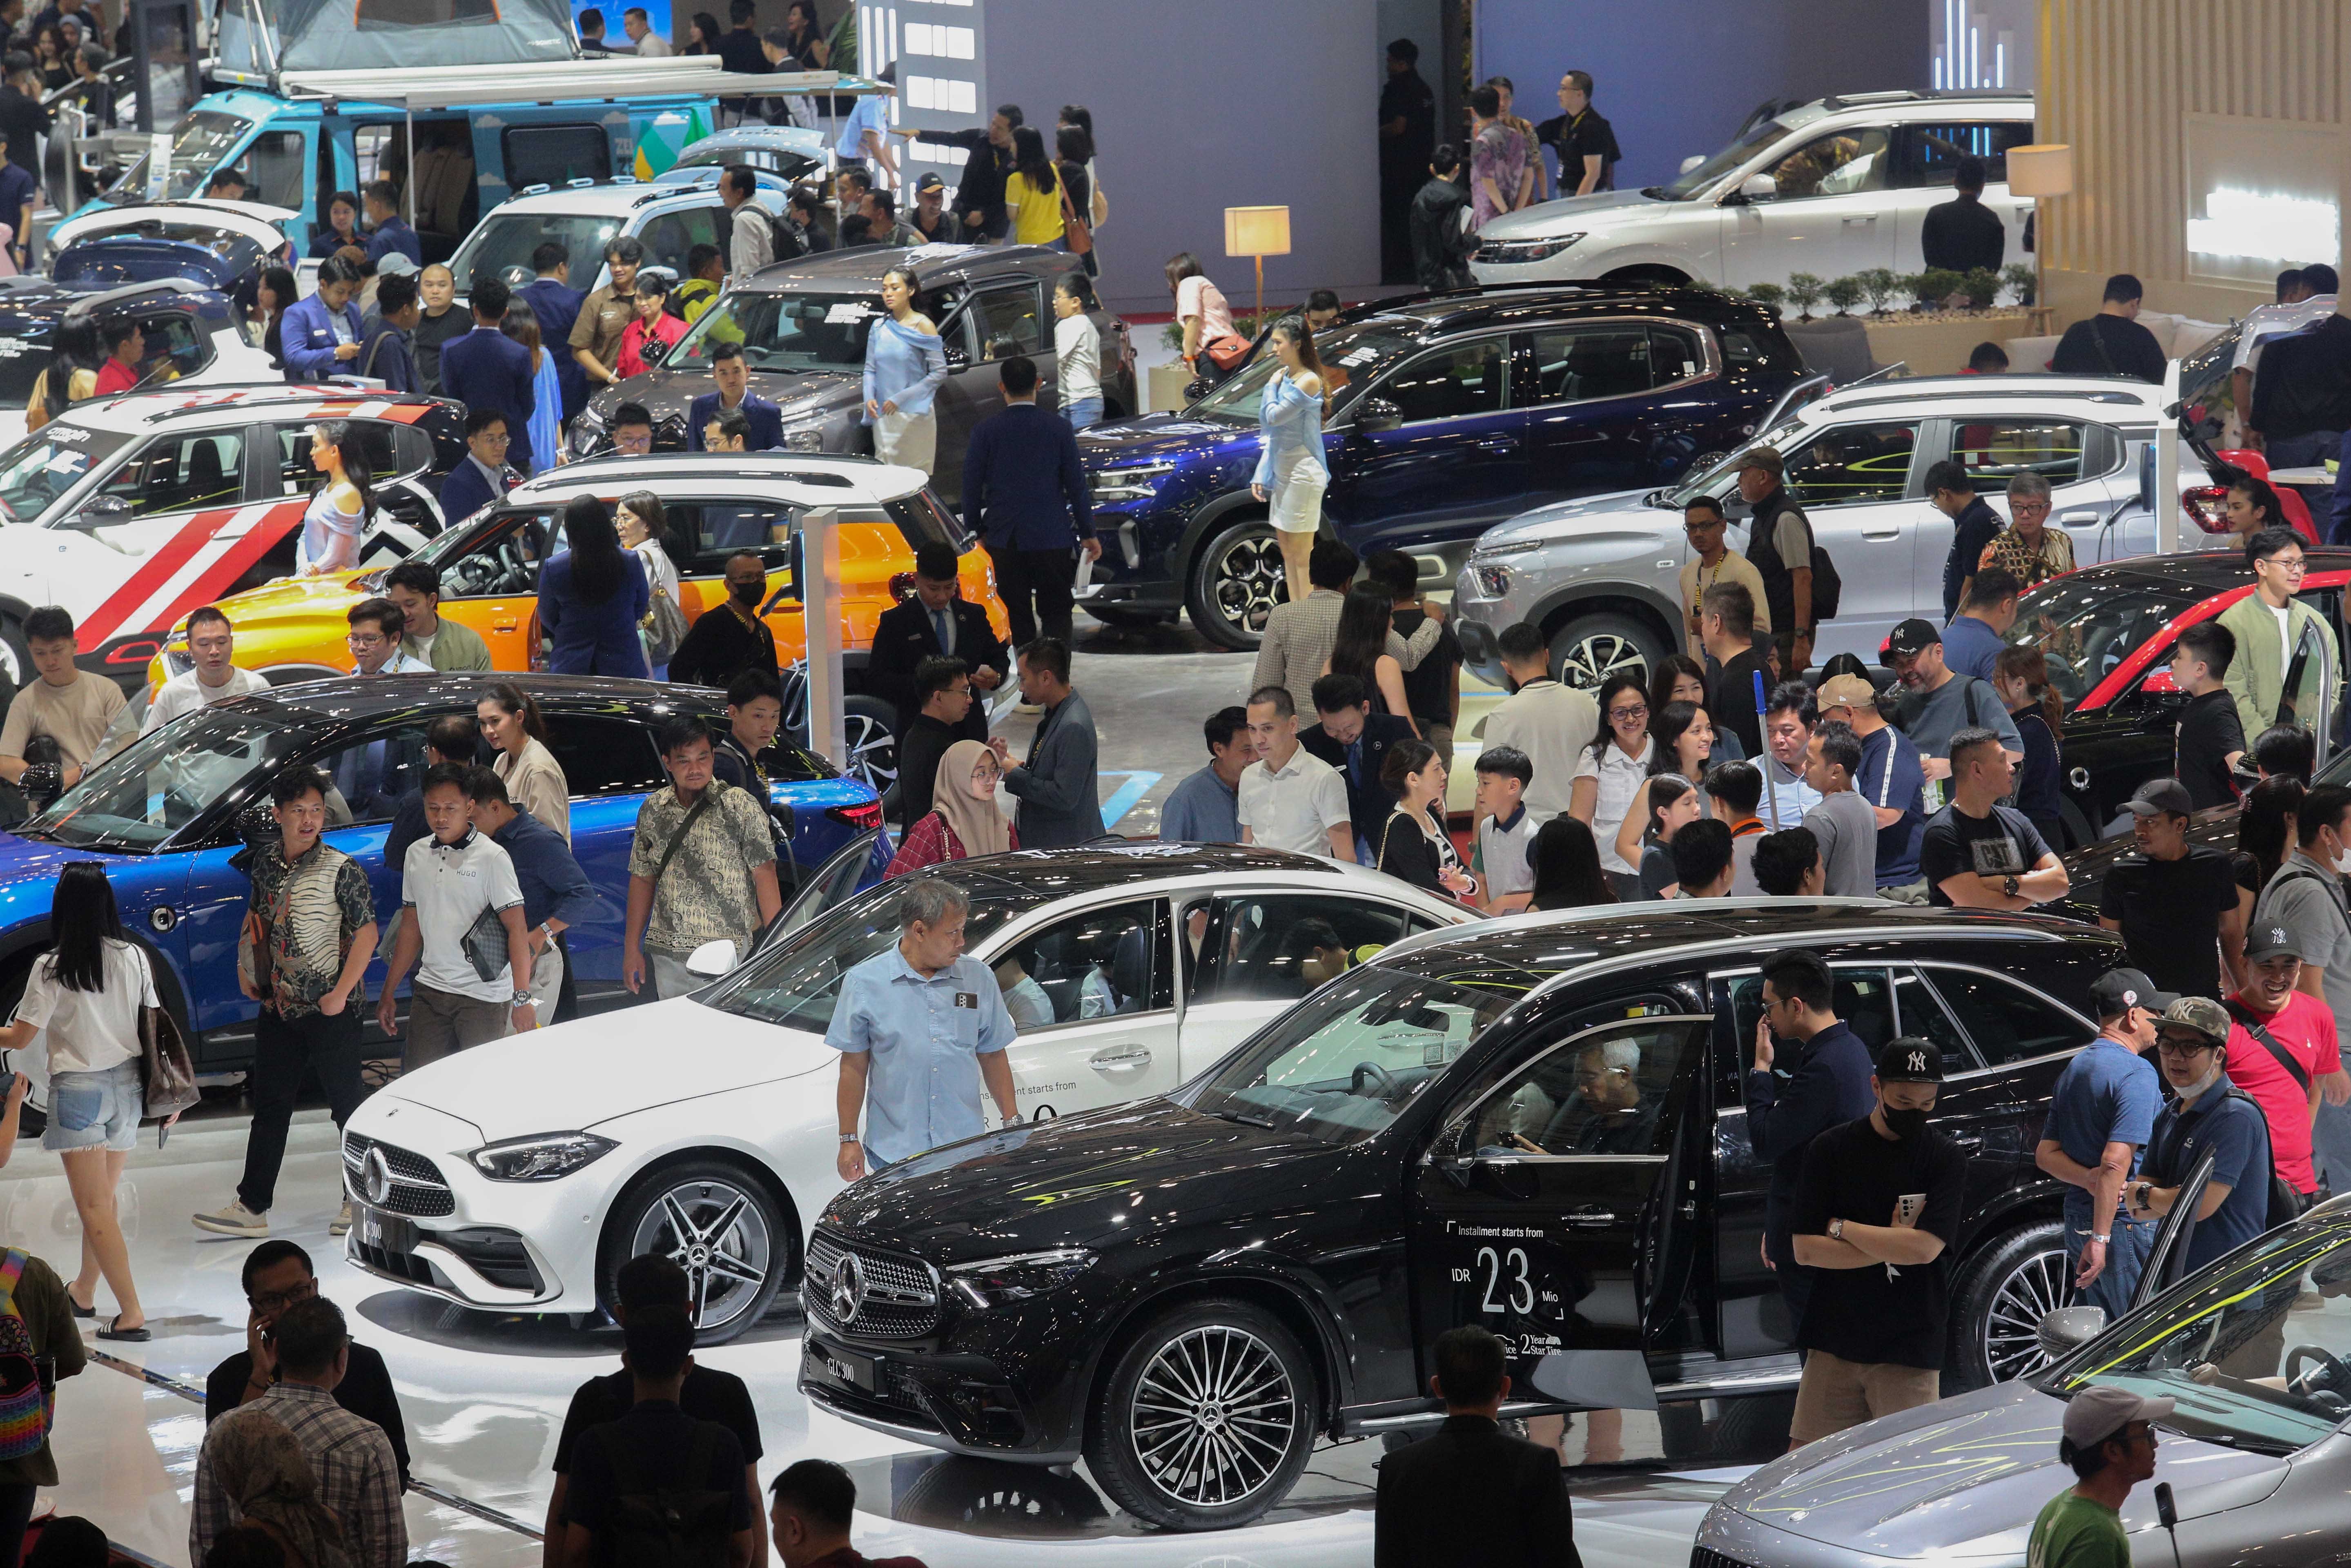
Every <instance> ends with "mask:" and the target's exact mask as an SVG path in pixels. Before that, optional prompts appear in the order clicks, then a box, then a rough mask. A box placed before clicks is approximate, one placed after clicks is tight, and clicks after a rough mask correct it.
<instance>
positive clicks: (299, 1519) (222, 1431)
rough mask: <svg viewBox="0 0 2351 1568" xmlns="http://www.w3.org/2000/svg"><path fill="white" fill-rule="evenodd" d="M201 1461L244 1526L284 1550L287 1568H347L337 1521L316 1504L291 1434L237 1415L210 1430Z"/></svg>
mask: <svg viewBox="0 0 2351 1568" xmlns="http://www.w3.org/2000/svg"><path fill="white" fill-rule="evenodd" d="M203 1459H204V1461H208V1462H209V1463H210V1465H211V1468H212V1473H213V1479H214V1480H217V1481H218V1482H219V1483H220V1485H221V1490H224V1491H225V1492H227V1493H228V1495H229V1500H231V1501H233V1502H235V1504H236V1511H237V1513H238V1514H239V1515H240V1516H241V1517H242V1519H243V1520H244V1521H245V1522H246V1523H247V1524H257V1525H259V1526H260V1527H261V1528H262V1529H263V1530H265V1531H268V1532H269V1535H270V1537H271V1538H272V1539H273V1540H275V1541H276V1542H277V1544H278V1545H279V1546H280V1547H282V1548H284V1549H285V1552H286V1561H287V1564H288V1565H289V1568H353V1565H352V1563H351V1555H350V1551H349V1550H348V1549H347V1548H346V1547H345V1544H344V1542H343V1526H342V1521H340V1520H338V1519H337V1518H336V1517H335V1516H334V1515H333V1514H332V1513H329V1511H327V1508H326V1505H325V1504H323V1503H321V1502H320V1501H319V1482H318V1479H317V1478H316V1477H315V1476H313V1475H312V1474H311V1473H310V1461H309V1459H308V1458H306V1457H305V1456H304V1454H303V1452H302V1446H301V1445H300V1444H299V1443H297V1442H296V1441H295V1440H294V1434H293V1433H291V1432H288V1431H287V1429H286V1428H285V1427H282V1426H280V1425H278V1424H277V1422H276V1421H274V1420H272V1419H271V1418H270V1417H268V1416H263V1415H258V1414H253V1413H239V1414H237V1415H235V1416H233V1417H232V1418H230V1419H227V1420H224V1421H223V1422H221V1423H220V1425H218V1426H216V1427H214V1428H213V1430H212V1432H211V1434H210V1436H208V1437H206V1438H205V1439H204V1453H203Z"/></svg>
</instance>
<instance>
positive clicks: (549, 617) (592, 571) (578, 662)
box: [538, 496, 653, 680]
mask: <svg viewBox="0 0 2351 1568" xmlns="http://www.w3.org/2000/svg"><path fill="white" fill-rule="evenodd" d="M563 537H564V541H565V543H566V545H567V547H568V548H567V549H564V550H563V551H562V552H561V553H559V554H558V555H557V556H555V557H554V558H553V559H550V560H549V562H548V563H547V565H546V566H545V567H543V568H541V569H540V570H539V574H538V622H539V624H540V625H541V626H543V627H545V628H546V629H547V635H548V636H549V639H551V640H552V642H553V643H554V644H555V646H554V649H553V651H552V652H551V653H549V655H548V661H547V667H548V668H549V669H550V670H553V671H554V672H555V673H556V674H563V675H626V676H632V677H633V678H635V679H637V680H643V679H645V678H646V675H647V671H646V669H645V645H644V643H643V642H642V641H641V640H640V639H639V638H638V636H637V622H639V621H640V620H642V619H643V617H644V615H645V614H646V612H648V611H650V610H651V609H652V608H653V594H652V591H651V590H650V589H648V588H647V587H646V585H645V569H644V566H643V563H641V562H640V561H639V560H638V559H637V558H636V557H635V556H634V555H632V554H631V553H630V552H629V551H628V550H626V549H622V547H621V534H620V530H619V529H618V528H614V527H613V526H612V514H611V512H610V511H608V510H606V509H605V507H604V503H603V502H601V501H600V500H598V499H596V497H593V496H575V497H572V499H571V502H570V504H569V506H567V507H564V508H563Z"/></svg>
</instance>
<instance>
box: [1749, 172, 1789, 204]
mask: <svg viewBox="0 0 2351 1568" xmlns="http://www.w3.org/2000/svg"><path fill="white" fill-rule="evenodd" d="M1779 193H1780V185H1779V182H1777V181H1776V180H1774V179H1772V178H1771V175H1769V174H1752V175H1750V176H1749V177H1748V178H1746V179H1745V180H1742V181H1740V184H1739V199H1740V201H1742V202H1768V201H1770V200H1771V198H1772V197H1774V196H1776V195H1778V194H1779Z"/></svg>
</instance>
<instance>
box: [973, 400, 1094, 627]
mask: <svg viewBox="0 0 2351 1568" xmlns="http://www.w3.org/2000/svg"><path fill="white" fill-rule="evenodd" d="M996 375H997V381H998V384H1000V385H1001V386H1002V387H1003V389H1004V412H1003V413H998V414H992V415H990V416H989V417H987V419H984V420H981V421H980V422H979V424H978V425H977V427H976V428H975V429H974V430H973V431H972V433H971V444H970V445H969V446H968V447H967V448H966V449H965V451H964V458H963V520H964V526H965V527H967V528H969V529H971V531H972V532H974V533H976V534H977V535H978V536H979V537H980V538H981V539H983V540H984V541H986V543H987V558H988V559H989V560H990V561H992V562H994V563H995V566H996V587H997V591H998V592H999V593H1001V594H1003V595H1004V607H1005V610H1006V611H1007V612H1008V614H1009V615H1010V617H1011V620H1012V645H1013V646H1014V647H1016V648H1025V647H1027V646H1028V645H1029V643H1032V642H1034V641H1035V640H1036V638H1037V630H1038V625H1039V622H1042V623H1043V625H1044V632H1045V635H1046V636H1048V637H1058V638H1060V639H1061V641H1062V642H1064V643H1067V642H1068V641H1069V638H1070V605H1071V589H1072V587H1073V586H1074V583H1075V580H1076V578H1077V575H1078V552H1079V551H1080V550H1081V549H1082V550H1083V551H1084V552H1085V553H1086V555H1087V556H1088V557H1089V558H1090V559H1101V556H1102V541H1101V540H1100V539H1098V538H1095V537H1094V520H1093V498H1092V493H1091V492H1090V491H1089V490H1088V489H1087V487H1086V465H1085V464H1084V462H1083V461H1082V460H1081V458H1080V457H1079V456H1078V437H1077V434H1076V433H1075V432H1074V431H1072V430H1071V428H1070V422H1069V421H1068V420H1065V419H1063V418H1062V417H1061V415H1060V414H1058V413H1046V412H1045V411H1044V410H1043V409H1041V408H1039V407H1038V406H1037V361H1034V360H1032V359H1030V358H1029V356H1028V355H1026V354H1015V355H1013V356H1012V357H1011V358H1010V359H1008V360H1007V361H1004V363H1003V365H1002V366H1001V367H1000V368H999V369H998V371H997V372H996ZM1032 598H1033V599H1034V600H1035V601H1036V609H1035V610H1034V611H1033V612H1031V610H1030V609H1029V601H1030V600H1031V599H1032Z"/></svg>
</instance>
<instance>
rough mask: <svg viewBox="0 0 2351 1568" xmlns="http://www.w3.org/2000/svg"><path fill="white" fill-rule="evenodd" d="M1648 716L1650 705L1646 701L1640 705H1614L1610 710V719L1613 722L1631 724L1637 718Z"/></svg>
mask: <svg viewBox="0 0 2351 1568" xmlns="http://www.w3.org/2000/svg"><path fill="white" fill-rule="evenodd" d="M1648 716H1649V707H1648V705H1647V704H1646V703H1644V704H1642V705H1641V706H1639V707H1612V708H1610V709H1609V710H1608V719H1609V722H1610V723H1612V724H1630V723H1632V722H1633V721H1634V720H1635V719H1636V718H1646V717H1648Z"/></svg>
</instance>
